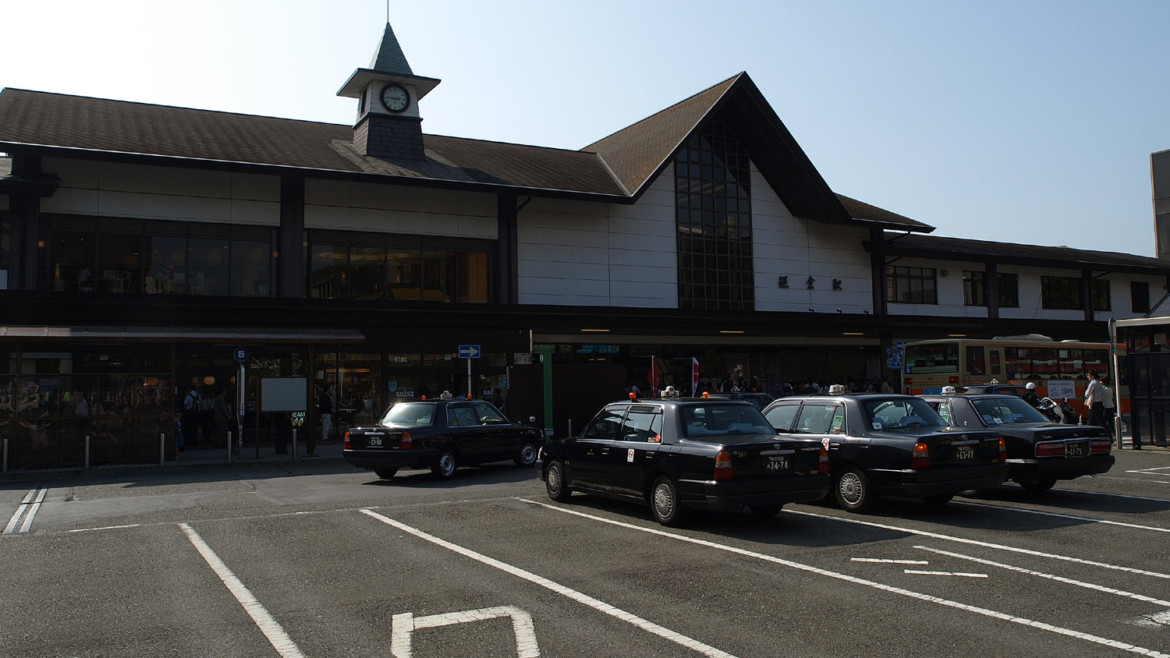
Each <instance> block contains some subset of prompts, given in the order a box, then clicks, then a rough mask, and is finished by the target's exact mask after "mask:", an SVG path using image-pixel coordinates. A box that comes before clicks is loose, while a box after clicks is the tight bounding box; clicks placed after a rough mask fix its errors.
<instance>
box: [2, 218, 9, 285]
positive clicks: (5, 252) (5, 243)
mask: <svg viewBox="0 0 1170 658" xmlns="http://www.w3.org/2000/svg"><path fill="white" fill-rule="evenodd" d="M9 230H10V228H9V222H8V218H7V217H0V290H7V289H8V263H9V260H8V259H9V249H10V242H11V238H10V237H9Z"/></svg>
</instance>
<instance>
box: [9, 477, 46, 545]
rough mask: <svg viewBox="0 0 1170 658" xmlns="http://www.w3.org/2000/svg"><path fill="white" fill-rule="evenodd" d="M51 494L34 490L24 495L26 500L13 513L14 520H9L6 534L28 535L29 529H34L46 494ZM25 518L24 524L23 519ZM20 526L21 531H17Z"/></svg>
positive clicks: (44, 490)
mask: <svg viewBox="0 0 1170 658" xmlns="http://www.w3.org/2000/svg"><path fill="white" fill-rule="evenodd" d="M47 493H49V489H48V488H47V487H46V488H44V489H40V490H37V489H32V490H30V491H29V492H28V493H27V494H25V495H24V499H23V500H21V501H20V505H18V506H17V508H16V511H15V512H13V513H12V518H11V519H9V520H8V525H6V526H4V534H6V535H17V534H21V535H23V534H27V533H28V530H29V528H31V527H32V522H33V517H35V516H36V515H37V511H38V510H40V509H41V503H42V502H44V500H45V494H47ZM22 517H23V519H24V520H23V522H22V521H21V518H22ZM18 526H19V529H17V528H18Z"/></svg>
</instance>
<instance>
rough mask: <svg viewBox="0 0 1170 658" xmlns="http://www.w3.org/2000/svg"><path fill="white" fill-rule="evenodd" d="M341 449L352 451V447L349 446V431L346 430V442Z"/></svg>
mask: <svg viewBox="0 0 1170 658" xmlns="http://www.w3.org/2000/svg"><path fill="white" fill-rule="evenodd" d="M341 448H342V449H343V450H351V449H352V448H350V445H349V430H345V441H344V442H343V443H342V445H341Z"/></svg>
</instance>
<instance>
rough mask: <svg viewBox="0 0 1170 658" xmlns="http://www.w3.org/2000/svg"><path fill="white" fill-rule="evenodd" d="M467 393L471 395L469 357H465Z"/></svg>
mask: <svg viewBox="0 0 1170 658" xmlns="http://www.w3.org/2000/svg"><path fill="white" fill-rule="evenodd" d="M467 395H468V397H471V359H470V358H469V359H467Z"/></svg>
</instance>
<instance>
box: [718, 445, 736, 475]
mask: <svg viewBox="0 0 1170 658" xmlns="http://www.w3.org/2000/svg"><path fill="white" fill-rule="evenodd" d="M715 479H716V480H734V479H735V467H734V466H732V465H731V453H730V452H728V451H726V450H720V451H719V454H718V455H717V456H716V457H715Z"/></svg>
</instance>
